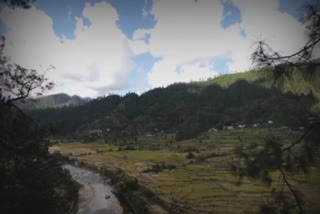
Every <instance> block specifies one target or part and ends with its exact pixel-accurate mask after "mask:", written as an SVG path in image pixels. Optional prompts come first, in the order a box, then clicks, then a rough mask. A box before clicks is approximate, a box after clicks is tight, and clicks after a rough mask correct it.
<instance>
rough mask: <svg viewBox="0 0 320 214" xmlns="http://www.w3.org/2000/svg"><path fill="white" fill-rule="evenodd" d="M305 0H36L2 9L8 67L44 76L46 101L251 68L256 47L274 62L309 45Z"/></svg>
mask: <svg viewBox="0 0 320 214" xmlns="http://www.w3.org/2000/svg"><path fill="white" fill-rule="evenodd" d="M306 3H307V0H107V1H101V0H91V1H89V0H55V1H52V0H36V1H35V2H34V4H33V6H32V8H31V9H28V10H23V9H15V10H11V9H8V8H6V7H2V9H1V12H0V33H1V34H2V35H5V37H6V39H7V41H6V47H5V54H6V55H8V56H10V58H11V60H12V62H15V63H18V64H20V65H22V66H25V67H27V68H35V69H38V70H39V71H46V70H47V68H49V67H50V65H53V66H54V67H55V69H51V70H48V71H46V76H47V77H48V78H49V79H50V80H52V81H54V82H55V84H56V86H55V88H54V90H52V91H51V92H50V93H60V92H64V93H68V94H70V95H74V94H77V95H80V96H83V97H85V96H88V97H96V96H101V95H106V94H108V93H119V94H125V93H127V92H129V91H131V92H137V93H141V92H144V91H146V90H148V89H150V88H154V87H159V86H166V85H168V84H171V83H174V82H189V81H196V80H202V79H204V80H205V79H207V78H209V77H214V76H216V75H218V74H219V73H232V72H243V71H246V70H248V69H250V68H252V64H251V61H250V53H252V44H253V43H254V42H255V41H257V40H260V39H264V40H266V41H267V42H268V43H269V44H270V45H271V46H274V47H276V48H277V50H279V52H280V53H282V54H286V53H291V52H293V51H294V50H297V49H299V47H301V44H303V42H304V41H305V39H306V37H305V32H304V26H303V25H302V24H301V22H299V20H300V18H301V16H302V12H301V7H302V6H303V5H304V4H306Z"/></svg>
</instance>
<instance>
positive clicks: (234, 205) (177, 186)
mask: <svg viewBox="0 0 320 214" xmlns="http://www.w3.org/2000/svg"><path fill="white" fill-rule="evenodd" d="M270 132H272V133H273V134H274V135H277V136H279V137H281V138H283V139H286V140H288V141H290V139H294V138H295V137H296V136H297V135H299V133H296V132H292V131H289V130H267V129H242V130H232V131H218V132H213V133H208V134H206V135H205V136H202V137H200V138H197V139H192V140H187V141H181V142H176V141H175V140H174V135H161V136H151V137H146V136H144V137H139V139H138V142H137V143H135V144H134V145H135V147H136V150H124V148H125V146H119V145H116V144H111V143H109V144H105V143H90V144H83V143H69V144H57V145H56V146H54V147H52V148H51V150H52V151H59V152H61V153H62V154H64V155H69V156H71V157H73V158H76V159H78V160H80V161H83V162H85V163H89V164H94V165H96V166H98V167H107V168H121V169H123V170H124V171H125V172H126V173H128V174H129V175H131V176H134V177H136V178H137V179H138V181H139V183H140V184H142V185H145V186H146V187H148V188H149V189H150V190H152V191H153V192H154V193H156V195H158V196H159V197H160V198H161V199H163V200H164V201H167V202H169V201H173V200H178V201H183V202H187V203H188V205H190V206H191V207H192V209H189V210H188V211H189V212H190V213H256V212H257V210H258V207H259V204H261V203H264V202H267V201H268V200H269V199H270V196H271V190H272V188H277V182H274V183H273V184H272V185H271V186H266V185H265V184H263V183H262V182H261V181H258V180H251V179H244V180H243V182H242V184H241V185H238V184H237V179H236V178H235V177H234V176H233V175H232V174H231V171H230V162H231V161H232V159H233V158H234V157H235V156H234V148H235V146H236V145H238V144H239V143H240V141H241V142H242V143H243V144H244V145H246V146H249V145H250V144H253V143H262V142H263V139H264V136H266V135H267V134H269V133H270ZM188 151H193V152H192V153H193V154H194V155H195V157H194V158H189V159H188V158H186V156H187V154H188ZM156 163H159V164H162V163H164V164H165V165H175V166H176V168H175V169H165V170H163V171H161V172H158V173H156V172H147V171H148V169H150V168H152V166H153V165H155V164H156ZM146 170H147V171H146ZM272 176H273V178H275V180H276V178H277V177H278V176H279V174H278V173H277V172H274V174H273V175H272ZM289 177H290V181H291V183H292V184H293V185H295V186H296V187H297V188H298V189H299V190H300V191H302V193H303V194H304V196H305V197H304V198H305V201H306V208H307V210H308V211H309V212H308V213H320V204H319V203H318V201H320V197H319V196H320V165H317V166H315V167H313V168H312V169H311V172H310V174H308V175H304V174H298V175H295V176H291V175H289ZM150 207H151V209H152V212H153V213H162V212H163V210H162V209H161V208H159V206H155V205H152V204H151V205H150Z"/></svg>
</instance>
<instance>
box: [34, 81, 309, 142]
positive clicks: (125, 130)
mask: <svg viewBox="0 0 320 214" xmlns="http://www.w3.org/2000/svg"><path fill="white" fill-rule="evenodd" d="M312 104H313V98H312V95H311V94H310V95H302V96H298V95H293V94H291V93H286V94H284V93H282V92H281V91H280V90H278V89H275V88H273V89H268V88H266V87H264V86H262V85H260V83H259V82H254V83H249V82H247V81H245V80H239V81H237V82H235V83H234V84H232V85H231V86H230V87H228V88H222V87H220V86H218V85H209V86H206V87H204V88H203V89H200V88H198V87H197V86H194V85H190V84H174V85H172V86H169V87H167V88H157V89H153V90H151V91H148V92H146V93H144V94H142V95H141V96H138V95H136V94H128V95H126V96H124V97H120V96H117V95H111V96H107V97H102V98H98V99H95V100H93V101H91V102H89V103H86V104H84V105H82V106H76V107H64V108H60V109H43V110H36V111H32V112H30V115H31V116H32V117H33V118H35V119H36V120H37V121H39V123H40V124H41V126H42V127H45V128H48V129H50V130H51V131H52V134H53V135H54V136H61V137H66V136H73V137H74V136H79V137H84V136H83V134H84V133H89V131H90V130H95V129H100V130H102V131H103V134H104V136H105V137H106V138H112V139H113V138H122V139H127V141H128V140H130V141H132V142H135V139H136V138H135V136H136V135H139V134H145V133H151V134H161V132H162V131H163V132H165V133H168V132H169V133H170V132H176V133H177V134H176V138H177V140H183V139H188V138H192V137H195V136H198V135H199V134H200V133H201V132H204V131H207V130H209V129H210V128H212V127H216V128H222V127H223V126H225V125H232V124H249V125H250V124H253V123H261V122H262V123H263V122H266V121H268V120H273V121H274V123H275V124H278V126H282V125H286V126H289V127H298V126H303V125H304V124H305V123H306V122H307V119H306V118H308V117H309V115H310V113H309V108H310V107H311V105H312ZM107 130H108V131H107Z"/></svg>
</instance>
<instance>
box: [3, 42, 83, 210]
mask: <svg viewBox="0 0 320 214" xmlns="http://www.w3.org/2000/svg"><path fill="white" fill-rule="evenodd" d="M4 43H5V42H4V39H3V40H2V42H1V44H0V133H1V137H0V207H1V212H3V213H52V214H57V213H59V214H60V213H71V212H74V210H75V209H76V204H75V203H74V202H75V201H76V200H77V197H78V189H79V187H78V184H77V183H76V182H74V181H73V180H72V179H71V176H70V174H69V173H68V171H67V170H65V169H63V168H62V167H61V162H60V161H59V159H58V158H57V156H56V155H52V154H50V153H49V151H48V147H49V146H50V143H49V141H48V140H46V139H45V136H44V135H43V134H42V133H43V132H41V130H39V128H38V127H37V125H36V124H35V122H33V120H32V119H30V118H29V117H28V116H26V115H25V114H24V112H23V111H21V110H20V109H19V108H18V107H17V106H16V105H15V103H14V102H15V101H18V100H24V99H26V98H27V97H29V96H30V94H31V93H32V92H33V91H38V94H40V93H41V92H44V91H46V90H50V89H51V88H52V87H53V83H50V82H49V83H48V82H47V79H46V78H45V77H44V75H42V74H39V73H38V72H37V71H36V70H32V69H26V68H23V67H22V66H19V65H17V64H12V63H11V62H10V61H9V59H8V58H7V57H5V56H4V55H3V49H4Z"/></svg>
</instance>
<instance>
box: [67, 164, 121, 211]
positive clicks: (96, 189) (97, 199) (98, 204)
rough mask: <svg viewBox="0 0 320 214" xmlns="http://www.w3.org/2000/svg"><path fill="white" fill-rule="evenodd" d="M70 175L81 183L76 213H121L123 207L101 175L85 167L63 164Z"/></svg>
mask: <svg viewBox="0 0 320 214" xmlns="http://www.w3.org/2000/svg"><path fill="white" fill-rule="evenodd" d="M64 168H65V169H68V170H69V172H70V174H71V175H72V177H73V178H74V179H75V180H77V181H78V182H79V183H81V184H82V185H83V188H81V189H80V192H79V204H78V208H79V210H78V214H123V213H126V212H125V209H124V208H123V207H122V206H121V204H120V201H119V200H118V199H117V197H116V196H115V195H114V194H113V193H112V189H113V188H112V186H110V185H109V184H108V183H107V182H106V181H105V180H104V179H103V177H102V176H101V175H100V174H98V173H95V172H93V171H90V170H88V169H85V168H80V167H76V166H73V165H64Z"/></svg>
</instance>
